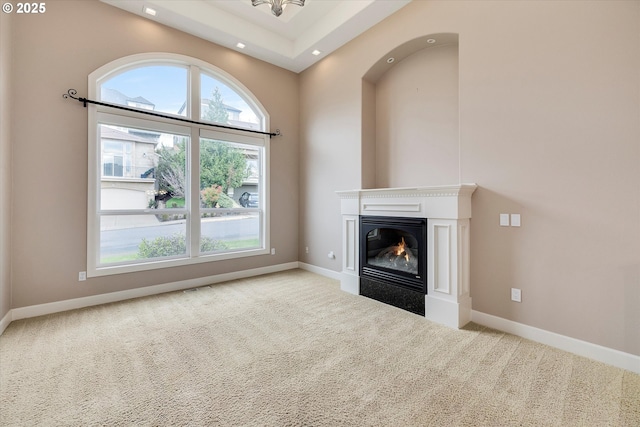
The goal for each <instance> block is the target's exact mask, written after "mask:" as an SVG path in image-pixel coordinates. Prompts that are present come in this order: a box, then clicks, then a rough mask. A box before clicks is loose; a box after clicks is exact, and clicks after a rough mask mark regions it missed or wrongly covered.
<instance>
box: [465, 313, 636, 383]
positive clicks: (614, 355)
mask: <svg viewBox="0 0 640 427" xmlns="http://www.w3.org/2000/svg"><path fill="white" fill-rule="evenodd" d="M471 321H472V322H474V323H477V324H479V325H483V326H487V327H489V328H493V329H497V330H499V331H503V332H507V333H510V334H513V335H517V336H519V337H522V338H526V339H528V340H531V341H535V342H538V343H541V344H545V345H548V346H551V347H555V348H558V349H560V350H564V351H568V352H569V353H573V354H577V355H578V356H583V357H586V358H589V359H593V360H597V361H598V362H602V363H606V364H608V365H612V366H615V367H618V368H622V369H626V370H628V371H631V372H635V373H637V374H640V356H636V355H633V354H630V353H625V352H623V351H619V350H614V349H612V348H608V347H603V346H601V345H598V344H593V343H590V342H587V341H581V340H578V339H575V338H571V337H567V336H565V335H560V334H556V333H555V332H550V331H546V330H544V329H538V328H535V327H533V326H528V325H524V324H522V323H518V322H514V321H512V320H507V319H503V318H501V317H496V316H492V315H490V314H486V313H481V312H479V311H475V310H474V311H472V312H471Z"/></svg>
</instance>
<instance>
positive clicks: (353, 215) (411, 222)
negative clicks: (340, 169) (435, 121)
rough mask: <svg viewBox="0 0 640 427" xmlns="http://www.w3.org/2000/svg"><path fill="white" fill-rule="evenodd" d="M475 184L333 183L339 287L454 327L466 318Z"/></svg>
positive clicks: (466, 319)
mask: <svg viewBox="0 0 640 427" xmlns="http://www.w3.org/2000/svg"><path fill="white" fill-rule="evenodd" d="M476 188H477V186H476V185H475V184H457V185H443V186H437V187H411V188H379V189H362V190H347V191H338V192H337V193H338V196H339V197H340V206H341V213H342V236H343V237H342V272H341V276H340V289H342V290H343V291H345V292H349V293H352V294H355V295H363V296H368V297H371V298H374V299H376V300H378V301H382V302H385V303H387V304H392V305H396V306H400V307H402V308H404V309H405V310H408V311H411V312H414V313H417V314H420V315H424V316H425V317H426V318H427V319H429V320H432V321H434V322H438V323H442V324H444V325H447V326H451V327H453V328H460V327H462V326H464V325H465V324H466V323H468V322H469V321H470V320H471V285H470V282H469V266H470V262H469V257H470V244H469V243H470V226H471V222H470V220H471V195H472V194H473V192H474V191H475V189H476ZM361 221H362V223H361ZM407 258H408V259H407Z"/></svg>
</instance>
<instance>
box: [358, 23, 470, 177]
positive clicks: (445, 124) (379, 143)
mask: <svg viewBox="0 0 640 427" xmlns="http://www.w3.org/2000/svg"><path fill="white" fill-rule="evenodd" d="M362 94H363V95H362V96H363V99H362V101H363V102H362V105H363V108H362V115H363V117H362V126H363V128H362V135H363V140H362V159H361V161H362V187H363V188H387V187H409V186H428V185H448V184H454V183H459V182H460V177H459V175H460V173H459V172H460V167H459V159H460V152H459V119H458V117H459V99H458V98H459V96H458V36H457V34H431V35H427V36H424V37H419V38H417V39H413V40H411V41H409V42H406V43H404V44H402V45H400V46H398V47H397V48H395V49H393V50H392V51H390V52H388V53H387V54H386V55H384V56H382V57H381V58H380V59H379V60H378V61H377V62H376V63H375V64H374V65H373V66H372V67H371V68H370V69H369V71H368V72H367V73H366V74H365V75H364V76H363V84H362Z"/></svg>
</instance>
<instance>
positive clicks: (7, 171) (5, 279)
mask: <svg viewBox="0 0 640 427" xmlns="http://www.w3.org/2000/svg"><path fill="white" fill-rule="evenodd" d="M11 46H12V43H11V15H8V14H6V13H2V14H0V194H1V195H2V202H1V203H0V320H1V319H2V318H4V316H5V315H6V314H7V313H8V312H9V310H10V309H11V251H10V246H11V120H10V116H9V112H10V106H11V90H10V85H9V78H10V65H11Z"/></svg>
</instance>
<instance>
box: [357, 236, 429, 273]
mask: <svg viewBox="0 0 640 427" xmlns="http://www.w3.org/2000/svg"><path fill="white" fill-rule="evenodd" d="M366 241H367V249H366V252H367V264H368V265H370V266H372V267H382V268H385V269H389V270H397V271H399V272H403V273H407V274H412V275H414V276H415V275H418V257H419V256H420V253H419V251H420V248H419V247H418V240H417V239H416V237H415V236H413V235H412V234H411V233H409V232H407V231H404V230H400V229H397V228H388V227H378V228H374V229H373V230H371V231H369V232H368V233H367V237H366Z"/></svg>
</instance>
